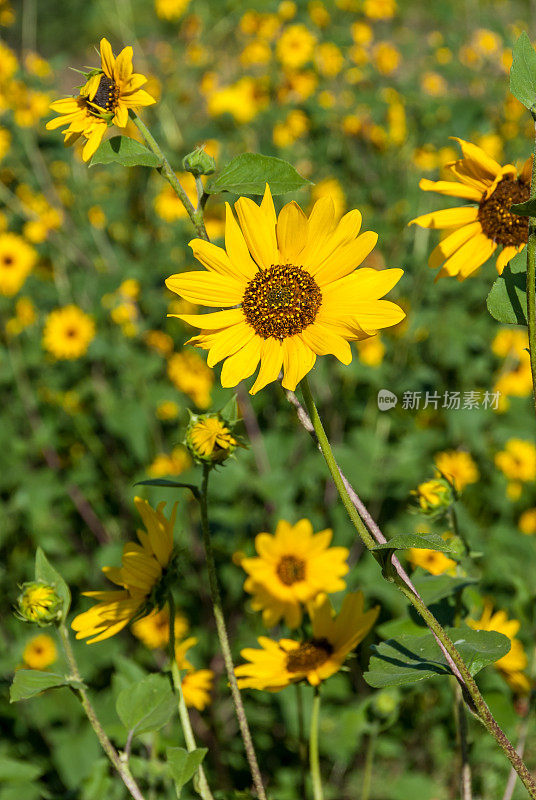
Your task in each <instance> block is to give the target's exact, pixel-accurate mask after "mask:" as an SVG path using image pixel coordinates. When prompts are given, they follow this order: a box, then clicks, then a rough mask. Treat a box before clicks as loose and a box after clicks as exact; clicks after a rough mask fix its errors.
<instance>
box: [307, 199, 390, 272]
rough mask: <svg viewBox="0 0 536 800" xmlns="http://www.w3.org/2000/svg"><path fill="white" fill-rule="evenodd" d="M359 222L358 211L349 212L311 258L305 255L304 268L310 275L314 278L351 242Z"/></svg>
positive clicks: (359, 214) (358, 228) (359, 215)
mask: <svg viewBox="0 0 536 800" xmlns="http://www.w3.org/2000/svg"><path fill="white" fill-rule="evenodd" d="M361 221H362V218H361V212H360V211H358V210H357V209H353V210H352V211H349V212H348V213H347V214H345V215H344V216H343V217H342V218H341V220H340V222H339V224H338V225H337V227H336V228H335V230H334V231H333V232H332V233H331V234H329V235H328V236H327V237H326V238H325V239H324V242H323V244H322V245H321V246H320V247H319V248H318V249H317V250H316V251H315V252H314V254H312V256H311V258H309V257H308V256H307V254H306V256H305V258H304V261H306V263H305V264H304V266H305V267H306V269H307V270H308V271H309V272H310V273H311V275H314V276H315V278H316V276H317V274H318V273H319V272H320V271H322V270H323V267H324V265H325V263H326V261H327V260H328V259H333V258H335V257H336V255H337V253H338V252H339V251H340V250H341V249H342V248H343V247H344V246H345V245H349V244H350V243H351V242H353V240H354V239H355V238H356V236H357V235H358V234H359V231H360V230H361ZM374 235H376V234H374ZM376 238H378V237H377V236H376Z"/></svg>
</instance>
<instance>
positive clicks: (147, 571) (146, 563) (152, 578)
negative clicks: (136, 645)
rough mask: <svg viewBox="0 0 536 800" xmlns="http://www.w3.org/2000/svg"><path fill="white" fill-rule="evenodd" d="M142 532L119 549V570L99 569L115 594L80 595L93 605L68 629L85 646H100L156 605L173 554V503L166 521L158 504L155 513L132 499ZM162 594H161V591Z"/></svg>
mask: <svg viewBox="0 0 536 800" xmlns="http://www.w3.org/2000/svg"><path fill="white" fill-rule="evenodd" d="M134 503H135V504H136V508H137V509H138V511H139V513H140V515H141V518H142V519H143V523H144V525H145V528H146V531H141V530H139V531H138V532H137V533H138V539H139V541H140V544H137V543H136V542H128V543H127V544H125V546H124V548H123V558H122V562H121V566H120V567H103V570H102V571H103V572H104V574H105V575H106V577H107V578H108V579H109V580H111V581H112V583H115V584H116V585H117V586H120V587H121V589H119V590H110V591H96V592H84V595H86V597H93V598H94V599H95V600H96V601H97V605H95V606H93V608H90V609H89V611H84V613H83V614H79V615H78V616H77V617H75V618H74V620H73V622H72V628H73V630H75V631H76V632H77V633H76V638H77V639H87V637H88V636H92V637H93V638H92V639H89V641H88V644H91V643H92V642H100V641H101V640H102V639H108V638H109V637H110V636H113V635H114V634H116V633H118V632H119V631H121V630H122V629H123V628H124V627H125V626H126V625H128V623H129V622H131V621H132V620H133V619H134V618H135V617H136V618H141V617H143V616H146V615H147V614H148V613H149V612H150V611H152V609H153V608H154V606H155V605H158V604H159V601H160V598H159V591H158V590H159V589H163V587H162V585H161V584H162V582H163V579H164V578H165V576H166V571H167V569H168V567H169V566H170V562H171V558H172V554H173V526H174V524H175V517H176V514H177V503H175V505H174V506H173V509H172V512H171V516H170V518H169V519H167V518H166V517H165V516H164V513H163V511H162V509H163V507H164V506H165V503H164V502H162V503H159V504H158V506H157V508H156V511H155V510H154V509H153V508H151V506H150V505H149V503H148V502H147V501H146V500H142V499H141V498H140V497H135V498H134ZM162 594H165V592H164V591H162Z"/></svg>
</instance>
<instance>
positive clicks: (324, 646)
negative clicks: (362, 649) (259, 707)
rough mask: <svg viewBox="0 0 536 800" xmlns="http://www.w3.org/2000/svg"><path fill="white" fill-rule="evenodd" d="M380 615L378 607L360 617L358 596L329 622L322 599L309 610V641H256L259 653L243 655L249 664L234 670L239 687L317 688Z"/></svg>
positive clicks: (346, 601) (329, 613)
mask: <svg viewBox="0 0 536 800" xmlns="http://www.w3.org/2000/svg"><path fill="white" fill-rule="evenodd" d="M379 612H380V609H379V606H376V607H375V608H372V609H370V610H369V611H366V612H365V611H364V610H363V594H362V592H352V593H350V594H347V595H346V597H345V598H344V601H343V604H342V608H341V610H340V612H339V614H338V615H337V616H336V617H334V616H333V609H332V607H331V603H330V602H329V600H328V598H327V596H326V595H321V596H320V597H319V598H317V600H316V601H314V602H313V603H312V604H311V605H310V614H311V622H312V626H313V638H312V639H310V640H308V641H303V642H297V641H295V640H294V639H280V640H279V641H278V642H274V641H273V640H272V639H269V638H268V637H267V636H260V637H259V639H258V641H259V644H260V645H261V647H262V649H261V650H254V649H253V648H246V649H245V650H242V653H241V655H242V656H243V657H244V658H246V659H247V660H248V661H249V662H250V663H249V664H240V666H238V667H236V669H235V673H236V676H237V678H238V679H239V680H238V685H239V687H240V688H242V689H268V690H269V691H274V692H277V691H279V690H280V689H284V688H285V686H288V685H289V684H291V683H297V682H298V681H302V680H307V681H309V683H310V684H311V685H312V686H318V684H319V683H321V681H325V680H326V678H329V677H330V676H331V675H333V674H334V673H335V672H338V670H339V669H340V668H341V666H342V665H343V663H344V661H345V659H346V656H347V655H348V653H349V652H350V651H351V650H353V649H354V647H356V645H358V644H359V642H361V641H362V640H363V639H364V638H365V636H366V635H367V633H368V632H369V631H370V629H371V628H372V626H373V625H374V623H375V621H376V618H377V616H378V614H379Z"/></svg>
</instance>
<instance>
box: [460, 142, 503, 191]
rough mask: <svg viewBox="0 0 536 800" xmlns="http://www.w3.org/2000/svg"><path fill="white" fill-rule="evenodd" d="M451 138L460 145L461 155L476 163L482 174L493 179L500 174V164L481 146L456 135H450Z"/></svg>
mask: <svg viewBox="0 0 536 800" xmlns="http://www.w3.org/2000/svg"><path fill="white" fill-rule="evenodd" d="M451 138H452V139H454V141H455V142H458V144H459V145H460V147H461V150H462V153H463V157H464V158H466V159H467V160H470V161H473V162H474V163H475V164H477V165H478V168H479V170H480V171H481V172H482V174H483V176H485V177H487V178H491V179H492V180H493V179H494V178H496V177H497V175H499V174H500V172H501V165H500V164H498V163H497V161H495V159H494V158H491V156H488V155H487V153H485V152H484V151H483V150H482V148H481V147H478V145H476V144H472V143H471V142H466V141H465V139H460V138H459V137H458V136H452V137H451Z"/></svg>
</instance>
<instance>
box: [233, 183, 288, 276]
mask: <svg viewBox="0 0 536 800" xmlns="http://www.w3.org/2000/svg"><path fill="white" fill-rule="evenodd" d="M235 209H236V213H237V214H238V219H239V221H240V227H241V228H242V231H243V233H244V238H245V240H246V243H247V246H248V247H249V251H250V253H251V255H252V256H253V258H254V259H255V261H256V262H257V264H258V265H259V267H261V269H268V267H270V266H271V265H272V264H277V261H278V256H279V253H278V250H277V241H276V237H275V226H272V225H270V224H269V223H268V218H267V216H266V214H265V212H264V211H263V210H262V209H261V208H260V207H259V206H258V205H257V204H256V203H254V202H253V200H250V198H249V197H241V198H240V199H239V200H238V201H237V202H236V203H235Z"/></svg>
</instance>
